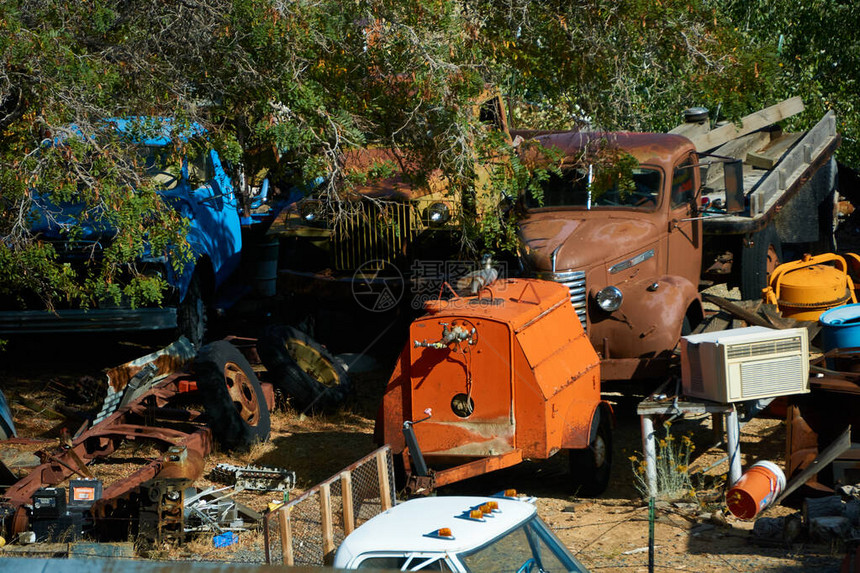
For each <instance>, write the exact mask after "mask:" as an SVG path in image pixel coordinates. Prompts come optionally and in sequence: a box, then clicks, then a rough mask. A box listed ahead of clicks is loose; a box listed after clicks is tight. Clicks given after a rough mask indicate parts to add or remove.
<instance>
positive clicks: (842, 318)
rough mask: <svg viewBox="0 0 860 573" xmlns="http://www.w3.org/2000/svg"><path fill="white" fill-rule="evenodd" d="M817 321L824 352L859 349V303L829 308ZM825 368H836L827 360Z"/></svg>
mask: <svg viewBox="0 0 860 573" xmlns="http://www.w3.org/2000/svg"><path fill="white" fill-rule="evenodd" d="M818 320H819V322H821V326H822V330H821V344H822V346H823V347H824V351H825V352H827V351H828V350H833V349H834V348H855V347H860V303H857V304H844V305H842V306H837V307H835V308H831V309H830V310H828V311H827V312H824V313H822V315H821V317H820V318H819V319H818ZM827 367H828V368H834V367H836V366H835V365H834V364H833V361H832V360H829V359H828V361H827Z"/></svg>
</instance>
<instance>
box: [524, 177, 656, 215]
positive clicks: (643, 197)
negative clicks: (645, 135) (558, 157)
mask: <svg viewBox="0 0 860 573" xmlns="http://www.w3.org/2000/svg"><path fill="white" fill-rule="evenodd" d="M631 175H632V179H633V185H632V186H627V187H624V188H622V187H620V186H618V185H614V186H612V187H611V188H609V189H604V190H599V191H598V190H596V189H594V188H593V187H592V186H590V185H589V173H588V170H587V169H584V168H580V167H576V168H567V169H563V170H562V172H561V174H560V175H559V174H556V173H550V174H549V178H548V179H546V180H544V181H541V182H540V188H541V190H542V191H543V198H542V200H538V198H536V197H533V196H532V194H531V193H527V194H526V207H528V208H530V209H536V208H540V207H583V208H586V209H602V208H612V207H625V208H628V209H629V208H634V209H643V210H647V211H650V210H653V209H656V207H657V204H658V203H659V200H660V183H661V175H660V172H659V171H657V170H656V169H648V168H647V167H636V168H634V169H633V170H632V173H631Z"/></svg>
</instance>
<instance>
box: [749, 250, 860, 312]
mask: <svg viewBox="0 0 860 573" xmlns="http://www.w3.org/2000/svg"><path fill="white" fill-rule="evenodd" d="M827 263H835V264H827ZM762 298H763V299H764V302H765V303H769V304H775V305H777V307H778V308H779V310H780V312H781V313H782V315H783V316H784V317H786V318H793V319H795V320H813V321H814V320H818V317H819V316H821V313H822V312H824V311H825V310H829V309H831V308H834V307H837V306H841V305H843V304H848V303H852V302H853V303H856V302H857V298H856V296H855V295H854V282H853V281H852V280H851V277H850V276H848V264H847V263H846V262H845V259H844V258H843V257H841V256H839V255H836V254H833V253H825V254H823V255H817V256H812V255H803V258H802V259H801V260H799V261H792V262H790V263H785V264H782V265H779V266H778V267H776V269H774V271H773V272H772V273H771V274H770V276H769V277H768V286H767V287H766V288H764V289H763V290H762Z"/></svg>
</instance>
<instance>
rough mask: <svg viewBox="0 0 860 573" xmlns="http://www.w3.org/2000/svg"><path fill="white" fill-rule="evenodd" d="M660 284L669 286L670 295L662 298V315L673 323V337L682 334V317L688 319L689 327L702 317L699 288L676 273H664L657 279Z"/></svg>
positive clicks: (676, 337)
mask: <svg viewBox="0 0 860 573" xmlns="http://www.w3.org/2000/svg"><path fill="white" fill-rule="evenodd" d="M658 283H660V285H661V286H663V285H666V286H669V287H671V290H672V296H671V297H668V298H667V299H665V300H664V303H665V304H664V305H663V307H662V308H663V309H664V311H663V315H664V316H665V317H666V318H667V320H666V322H667V323H668V324H671V325H674V327H675V329H674V333H675V335H676V336H675V339H676V340H677V339H678V338H680V336H681V335H682V334H683V333H682V332H681V330H682V328H683V324H684V318H688V319H689V321H690V322H689V324H690V327H695V326H696V325H697V324H699V323H700V322H701V321H702V320H703V318H704V309H703V307H702V298H701V295H699V289H698V288H697V287H696V285H694V284H693V283H692V282H690V281H689V280H687V279H686V278H684V277H681V276H677V275H664V276H662V277H660V278H659V279H658Z"/></svg>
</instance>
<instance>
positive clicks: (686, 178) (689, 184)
mask: <svg viewBox="0 0 860 573" xmlns="http://www.w3.org/2000/svg"><path fill="white" fill-rule="evenodd" d="M693 165H694V164H693V161H692V159H690V158H689V157H688V158H687V159H685V160H684V161H682V162H681V163H680V164H679V165H678V166H677V167H675V171H674V173H673V174H672V209H675V208H677V207H680V206H682V205H689V203H690V201H692V200H693V199H694V198H695V196H696V190H695V189H693V169H695V167H693Z"/></svg>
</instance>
